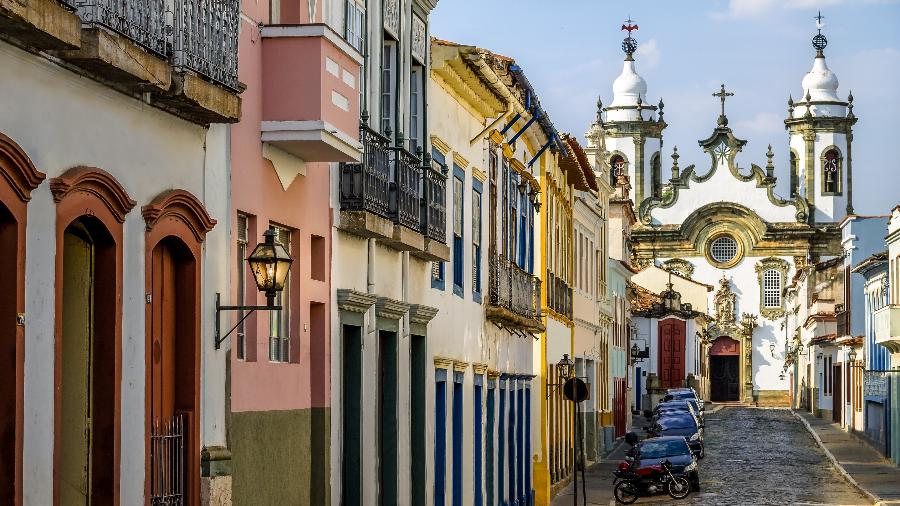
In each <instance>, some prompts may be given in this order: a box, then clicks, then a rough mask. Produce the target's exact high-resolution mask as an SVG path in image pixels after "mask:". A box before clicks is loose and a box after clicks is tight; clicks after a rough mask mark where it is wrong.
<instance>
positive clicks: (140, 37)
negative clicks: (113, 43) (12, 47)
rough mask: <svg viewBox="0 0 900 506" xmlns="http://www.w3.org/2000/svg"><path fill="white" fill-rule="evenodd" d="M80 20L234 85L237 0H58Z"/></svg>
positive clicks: (176, 65)
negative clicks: (69, 8) (72, 10)
mask: <svg viewBox="0 0 900 506" xmlns="http://www.w3.org/2000/svg"><path fill="white" fill-rule="evenodd" d="M61 2H62V3H63V4H65V5H68V6H70V7H72V8H74V10H75V12H76V14H78V17H80V18H81V21H82V23H84V24H85V25H88V26H100V27H103V28H106V29H108V30H111V31H113V32H115V33H118V34H120V35H122V36H124V37H127V38H129V39H131V40H132V41H134V42H135V43H136V44H138V45H139V46H141V47H143V48H144V49H146V50H147V51H149V52H150V53H153V54H155V55H157V56H159V57H161V58H163V59H166V60H168V61H169V62H170V63H171V64H172V65H173V66H175V67H177V68H179V69H181V70H191V71H193V72H196V73H197V74H199V75H201V76H203V77H205V78H206V79H209V80H210V81H212V82H215V83H217V84H220V85H222V86H225V87H228V88H230V89H232V90H237V87H238V80H237V44H238V21H239V19H240V14H241V10H240V1H239V0H61Z"/></svg>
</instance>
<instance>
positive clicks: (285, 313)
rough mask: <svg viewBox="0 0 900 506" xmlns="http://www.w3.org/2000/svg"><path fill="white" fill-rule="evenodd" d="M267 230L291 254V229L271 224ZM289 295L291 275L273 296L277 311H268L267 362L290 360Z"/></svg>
mask: <svg viewBox="0 0 900 506" xmlns="http://www.w3.org/2000/svg"><path fill="white" fill-rule="evenodd" d="M269 229H270V230H272V231H274V232H275V241H276V242H279V243H281V245H282V246H284V249H285V250H287V252H288V254H290V253H291V229H289V228H286V227H283V226H281V225H275V224H271V225H269ZM290 294H291V274H290V273H288V275H287V278H286V279H285V281H284V290H282V291H280V292H277V293H276V294H275V305H277V306H281V309H280V310H279V311H269V360H270V361H272V362H288V361H289V360H290V341H291V333H290V328H291V327H290Z"/></svg>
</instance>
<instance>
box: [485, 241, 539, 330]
mask: <svg viewBox="0 0 900 506" xmlns="http://www.w3.org/2000/svg"><path fill="white" fill-rule="evenodd" d="M488 284H489V287H488V297H489V299H488V300H489V303H490V304H491V305H494V306H499V307H503V308H506V309H508V310H510V311H512V312H513V313H516V314H517V315H519V316H523V317H525V318H530V319H533V320H537V319H539V318H540V317H541V280H540V279H538V278H537V277H535V276H534V275H532V274H531V273H529V272H528V271H525V270H524V269H522V268H520V267H519V266H518V265H516V264H515V262H511V261H509V260H507V259H506V258H505V257H503V256H501V255H497V254H492V255H491V258H490V275H489V276H488Z"/></svg>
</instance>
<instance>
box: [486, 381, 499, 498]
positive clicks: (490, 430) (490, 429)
mask: <svg viewBox="0 0 900 506" xmlns="http://www.w3.org/2000/svg"><path fill="white" fill-rule="evenodd" d="M496 392H497V388H496V384H495V381H493V380H491V381H489V382H488V391H487V427H485V430H486V435H487V443H486V445H485V464H486V469H485V483H484V488H485V489H486V490H487V504H488V506H494V505H495V504H496V503H495V502H494V424H495V420H496V418H495V417H496V413H495V409H494V408H495V400H494V397H495V395H496Z"/></svg>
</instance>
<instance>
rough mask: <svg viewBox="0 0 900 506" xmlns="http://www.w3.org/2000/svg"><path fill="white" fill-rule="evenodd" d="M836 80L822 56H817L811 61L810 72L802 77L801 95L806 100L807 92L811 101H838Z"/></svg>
mask: <svg viewBox="0 0 900 506" xmlns="http://www.w3.org/2000/svg"><path fill="white" fill-rule="evenodd" d="M837 89H838V78H837V76H836V75H835V74H834V72H832V71H831V69H829V68H828V64H827V63H825V57H824V56H817V57H816V59H815V60H813V67H812V70H810V71H809V72H807V74H806V76H804V77H803V94H804V98H806V92H807V91H808V92H809V96H810V99H811V100H813V101H823V100H826V101H840V98H838V96H837Z"/></svg>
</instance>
